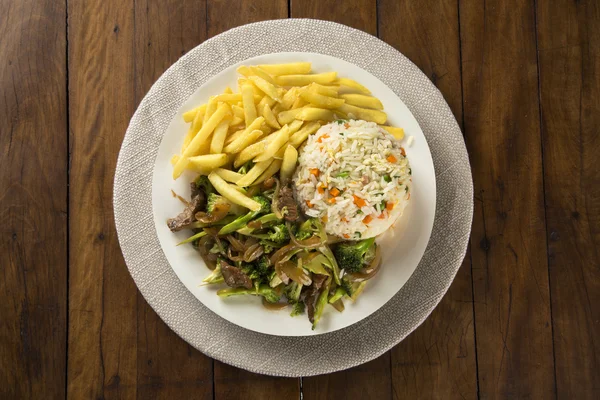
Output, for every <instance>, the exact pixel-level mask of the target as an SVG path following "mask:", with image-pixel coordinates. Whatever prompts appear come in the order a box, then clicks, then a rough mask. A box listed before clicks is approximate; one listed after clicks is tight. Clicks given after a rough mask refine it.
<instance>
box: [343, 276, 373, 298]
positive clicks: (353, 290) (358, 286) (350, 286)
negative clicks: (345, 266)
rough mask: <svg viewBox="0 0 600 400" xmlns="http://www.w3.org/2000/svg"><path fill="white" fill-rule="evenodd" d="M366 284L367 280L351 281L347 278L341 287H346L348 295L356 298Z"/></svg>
mask: <svg viewBox="0 0 600 400" xmlns="http://www.w3.org/2000/svg"><path fill="white" fill-rule="evenodd" d="M366 284H367V281H362V282H356V283H350V282H348V281H347V280H345V279H343V280H342V285H341V287H342V288H343V289H344V291H345V292H346V294H347V295H348V297H350V298H351V299H352V300H356V298H357V297H358V296H359V295H360V294H361V293H362V291H363V290H364V288H365V285H366Z"/></svg>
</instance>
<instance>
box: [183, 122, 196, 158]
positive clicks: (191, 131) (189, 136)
mask: <svg viewBox="0 0 600 400" xmlns="http://www.w3.org/2000/svg"><path fill="white" fill-rule="evenodd" d="M196 133H198V131H194V129H193V127H191V126H190V128H189V129H188V133H187V134H186V135H185V137H184V138H183V143H182V144H181V152H182V153H183V152H184V151H185V148H186V147H188V146H189V145H190V143H191V141H192V139H194V136H196Z"/></svg>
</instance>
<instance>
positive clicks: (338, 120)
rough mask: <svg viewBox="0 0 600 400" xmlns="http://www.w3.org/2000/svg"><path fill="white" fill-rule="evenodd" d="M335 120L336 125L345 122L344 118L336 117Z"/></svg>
mask: <svg viewBox="0 0 600 400" xmlns="http://www.w3.org/2000/svg"><path fill="white" fill-rule="evenodd" d="M335 122H336V123H337V124H338V125H342V124H343V123H345V122H346V120H345V119H337V120H336V121H335Z"/></svg>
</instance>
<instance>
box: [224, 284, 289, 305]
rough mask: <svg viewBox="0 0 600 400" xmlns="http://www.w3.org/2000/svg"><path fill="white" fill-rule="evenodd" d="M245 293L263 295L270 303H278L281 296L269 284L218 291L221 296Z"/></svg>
mask: <svg viewBox="0 0 600 400" xmlns="http://www.w3.org/2000/svg"><path fill="white" fill-rule="evenodd" d="M243 294H251V295H254V296H262V297H264V298H265V300H267V301H268V302H269V303H277V302H278V301H279V298H280V296H279V295H278V294H277V292H276V291H275V290H274V289H273V288H271V287H270V286H269V285H260V286H258V288H253V289H246V288H243V287H241V288H227V289H221V290H219V291H217V295H218V296H219V297H229V296H239V295H243Z"/></svg>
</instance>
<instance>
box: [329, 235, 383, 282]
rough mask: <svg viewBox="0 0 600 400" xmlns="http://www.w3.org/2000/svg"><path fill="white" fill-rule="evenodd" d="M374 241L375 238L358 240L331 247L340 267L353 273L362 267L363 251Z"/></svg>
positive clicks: (366, 250) (365, 251) (363, 260)
mask: <svg viewBox="0 0 600 400" xmlns="http://www.w3.org/2000/svg"><path fill="white" fill-rule="evenodd" d="M374 243H375V238H369V239H365V240H361V241H359V242H345V243H341V244H339V245H337V246H336V248H335V249H333V255H334V256H335V259H336V261H337V263H338V265H339V267H340V268H341V269H344V270H346V272H349V273H353V272H358V271H359V270H361V269H362V267H363V264H364V263H365V253H367V252H368V251H369V249H370V248H371V247H372V246H373V244H374Z"/></svg>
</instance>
